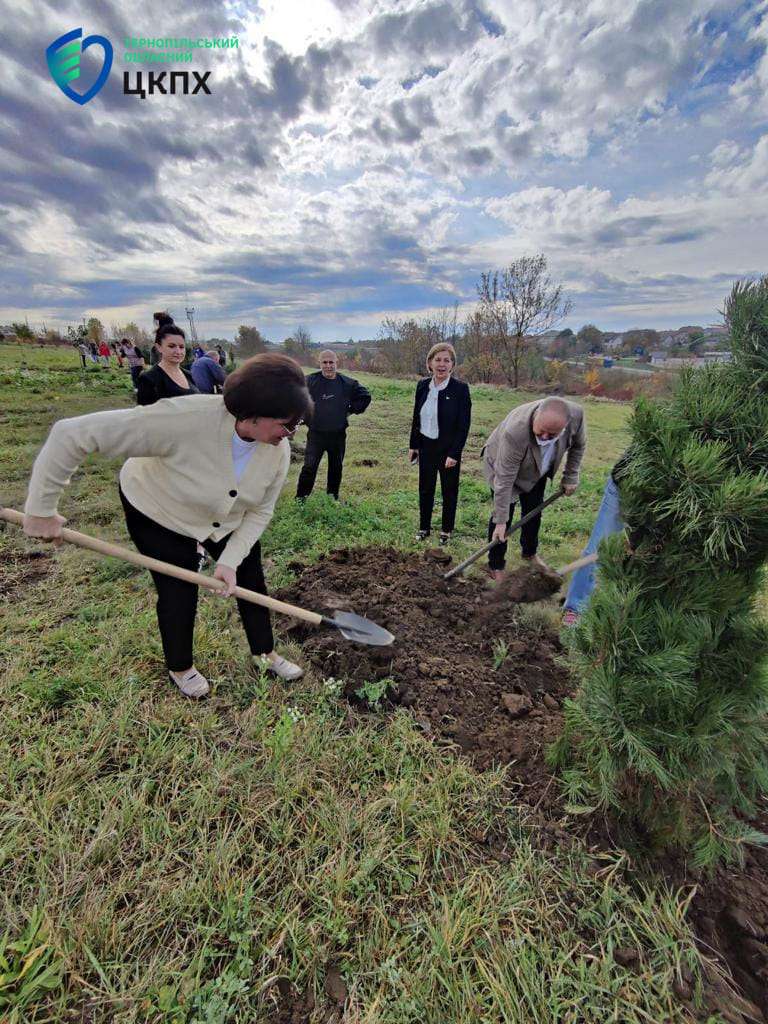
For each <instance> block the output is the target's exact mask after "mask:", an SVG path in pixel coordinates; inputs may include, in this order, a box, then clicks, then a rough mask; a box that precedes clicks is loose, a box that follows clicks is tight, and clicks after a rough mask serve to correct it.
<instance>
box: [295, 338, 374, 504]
mask: <svg viewBox="0 0 768 1024" xmlns="http://www.w3.org/2000/svg"><path fill="white" fill-rule="evenodd" d="M337 367H338V358H337V356H336V353H335V352H333V351H331V350H330V349H328V350H326V351H325V352H321V353H320V370H319V371H318V372H317V373H310V374H309V376H308V377H307V387H308V388H309V393H310V395H311V397H312V400H313V402H314V403H315V411H314V413H313V415H312V422H311V425H310V427H309V429H308V431H307V446H306V449H305V452H304V465H303V466H302V467H301V472H300V473H299V482H298V485H297V487H296V500H297V501H304V500H305V499H306V498H307V497H308V496H309V495H310V494H311V493H312V488H313V487H314V486H315V477H316V476H317V470H318V467H319V465H320V460H321V459H322V457H323V455H327V456H328V478H327V481H326V491H327V492H328V494H330V495H331V497H332V498H335V499H336V501H338V500H339V488H340V486H341V474H342V467H343V463H344V452H345V451H346V446H347V426H348V423H349V415H350V413H352V414H353V415H358V414H359V413H361V412H365V410H366V409H367V408H368V406H369V405H370V403H371V393H370V391H369V390H368V388H365V387H363V385H362V384H360V383H359V382H358V381H356V380H355V379H354V378H353V377H347V376H346V375H345V374H343V373H339V372H338V369H337Z"/></svg>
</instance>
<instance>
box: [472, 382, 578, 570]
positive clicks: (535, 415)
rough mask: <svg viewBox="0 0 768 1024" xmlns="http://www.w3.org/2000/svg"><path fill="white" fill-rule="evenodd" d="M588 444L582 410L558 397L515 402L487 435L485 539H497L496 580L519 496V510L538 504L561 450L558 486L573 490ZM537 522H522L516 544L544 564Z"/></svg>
mask: <svg viewBox="0 0 768 1024" xmlns="http://www.w3.org/2000/svg"><path fill="white" fill-rule="evenodd" d="M586 446H587V432H586V427H585V424H584V410H583V408H582V407H581V406H580V405H577V404H576V403H575V402H566V401H565V400H564V399H562V398H545V399H543V400H540V401H536V402H526V404H525V405H519V406H518V407H517V408H516V409H513V410H512V412H510V413H509V415H508V416H507V417H506V418H505V419H504V420H502V422H501V423H500V424H499V425H498V426H497V427H496V429H495V430H494V431H493V433H492V434H491V436H490V437H489V438H488V441H487V443H486V445H485V447H484V448H483V472H484V475H485V479H486V481H487V483H488V484H489V485H490V488H491V494H492V497H493V512H492V514H491V518H490V521H489V523H488V540H489V541H490V540H495V541H498V542H499V543H497V544H495V545H494V546H493V547H492V548H491V550H490V552H489V553H488V568H489V570H490V573H491V575H492V576H493V577H494V578H495V579H497V580H498V579H501V578H502V577H503V575H504V562H505V558H506V553H507V545H506V543H503V541H504V536H505V534H506V531H507V530H508V528H509V525H510V523H511V522H512V517H513V515H514V509H515V502H516V501H517V499H518V498H519V499H520V510H521V513H522V515H525V514H526V513H527V512H530V511H531V510H532V509H534V508H535V507H536V506H537V505H540V504H541V503H542V501H543V500H544V490H545V488H546V485H547V480H552V479H553V477H554V475H555V473H556V472H557V469H558V467H559V466H560V463H561V462H562V460H563V457H564V456H565V455H567V459H566V463H565V469H564V470H563V475H562V479H561V482H560V486H561V488H562V490H563V492H564V493H565V494H573V492H574V491H575V490H576V487H577V486H578V483H579V466H580V465H581V460H582V458H583V457H584V450H585V448H586ZM540 525H541V515H538V516H534V517H533V519H531V520H530V521H529V522H528V523H526V524H525V526H524V527H523V528H522V530H521V531H520V547H521V550H522V556H523V558H524V559H526V560H528V561H529V562H532V563H533V564H535V565H538V566H542V567H543V566H546V563H545V562H544V560H543V559H542V558H541V557H540V556H539V555H538V554H537V553H536V549H537V547H538V542H539V526H540Z"/></svg>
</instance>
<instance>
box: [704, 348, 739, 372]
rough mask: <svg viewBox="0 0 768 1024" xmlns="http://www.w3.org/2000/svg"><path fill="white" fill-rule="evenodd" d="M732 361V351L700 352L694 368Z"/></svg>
mask: <svg viewBox="0 0 768 1024" xmlns="http://www.w3.org/2000/svg"><path fill="white" fill-rule="evenodd" d="M732 361H733V352H702V354H701V355H700V356H697V357H696V362H695V364H694V365H695V366H696V369H697V370H698V369H700V368H701V367H702V366H711V365H712V364H713V363H730V362H732Z"/></svg>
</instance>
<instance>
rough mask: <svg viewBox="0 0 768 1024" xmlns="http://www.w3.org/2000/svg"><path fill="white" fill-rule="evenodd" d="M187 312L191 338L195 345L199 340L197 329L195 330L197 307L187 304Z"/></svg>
mask: <svg viewBox="0 0 768 1024" xmlns="http://www.w3.org/2000/svg"><path fill="white" fill-rule="evenodd" d="M186 313H187V320H189V333H190V338H191V340H192V341H193V342H194V343H195V345H197V344H198V341H197V331H196V330H195V308H194V306H187V308H186Z"/></svg>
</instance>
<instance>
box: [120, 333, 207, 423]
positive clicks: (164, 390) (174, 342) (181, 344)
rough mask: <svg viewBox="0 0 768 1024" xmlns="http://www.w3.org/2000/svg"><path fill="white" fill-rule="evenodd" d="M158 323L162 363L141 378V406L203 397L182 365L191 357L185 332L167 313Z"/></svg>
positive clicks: (157, 344) (156, 337)
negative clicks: (195, 396) (186, 397)
mask: <svg viewBox="0 0 768 1024" xmlns="http://www.w3.org/2000/svg"><path fill="white" fill-rule="evenodd" d="M157 319H158V323H159V326H158V328H157V333H156V334H155V345H156V347H157V350H158V352H159V353H160V359H159V361H158V362H157V363H156V364H155V365H154V366H153V367H152V369H151V370H145V371H144V373H142V374H141V375H140V377H139V380H138V384H137V389H138V390H137V393H136V402H137V403H138V404H139V405H154V403H155V402H157V401H159V400H160V399H161V398H179V397H180V396H181V395H198V394H200V392H199V391H198V390H197V388H196V387H195V382H194V381H193V380H192V376H191V374H189V373H187V371H186V370H185V369H183V368H182V365H181V364H182V363H183V362H184V360H185V359H186V356H187V344H186V339H185V335H184V331H182V329H181V328H180V327H177V326H176V324H175V323H174V322H173V319H172V317H170V316H168V315H167V314H166V313H162V314H158V315H157Z"/></svg>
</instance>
